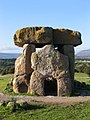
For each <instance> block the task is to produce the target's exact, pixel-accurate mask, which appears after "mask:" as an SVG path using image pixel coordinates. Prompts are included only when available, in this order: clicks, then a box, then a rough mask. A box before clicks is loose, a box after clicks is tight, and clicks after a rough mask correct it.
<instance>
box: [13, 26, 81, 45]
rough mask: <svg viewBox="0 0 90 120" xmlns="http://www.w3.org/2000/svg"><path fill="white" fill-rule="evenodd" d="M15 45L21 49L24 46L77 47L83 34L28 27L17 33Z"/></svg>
mask: <svg viewBox="0 0 90 120" xmlns="http://www.w3.org/2000/svg"><path fill="white" fill-rule="evenodd" d="M14 43H15V45H17V46H19V47H23V45H24V44H35V45H36V47H42V46H43V45H47V44H54V45H55V46H58V45H60V44H61V45H73V46H77V45H80V44H81V43H82V41H81V34H80V32H77V31H73V30H68V29H53V28H51V27H26V28H23V29H20V30H17V31H16V33H15V35H14Z"/></svg>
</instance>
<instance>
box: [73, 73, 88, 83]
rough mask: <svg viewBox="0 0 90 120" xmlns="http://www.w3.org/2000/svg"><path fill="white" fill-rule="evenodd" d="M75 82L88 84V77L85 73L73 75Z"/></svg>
mask: <svg viewBox="0 0 90 120" xmlns="http://www.w3.org/2000/svg"><path fill="white" fill-rule="evenodd" d="M75 80H77V81H80V82H85V83H86V84H90V77H89V76H88V75H87V74H85V73H75Z"/></svg>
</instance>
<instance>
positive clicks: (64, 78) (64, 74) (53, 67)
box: [30, 45, 71, 96]
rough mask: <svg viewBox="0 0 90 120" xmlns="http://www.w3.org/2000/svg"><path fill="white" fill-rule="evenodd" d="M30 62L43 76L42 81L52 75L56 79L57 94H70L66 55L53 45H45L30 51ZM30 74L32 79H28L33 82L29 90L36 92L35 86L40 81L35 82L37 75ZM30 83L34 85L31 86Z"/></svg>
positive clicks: (39, 83) (38, 84)
mask: <svg viewBox="0 0 90 120" xmlns="http://www.w3.org/2000/svg"><path fill="white" fill-rule="evenodd" d="M31 63H32V68H33V69H34V71H38V73H40V75H42V76H43V77H42V78H44V79H43V83H44V80H45V78H47V77H52V78H54V79H55V80H57V86H58V88H57V91H58V96H65V95H70V94H71V80H70V75H69V63H68V57H67V56H65V55H63V54H61V53H59V52H58V51H57V50H55V49H54V46H52V45H46V46H44V47H43V48H42V50H40V51H38V52H34V53H32V56H31ZM32 75H33V79H31V80H30V81H32V82H33V81H34V82H33V84H31V85H30V91H33V92H37V91H38V90H37V91H36V89H35V88H36V87H35V86H42V82H37V81H38V79H39V76H38V78H37V77H36V76H35V75H34V74H32ZM32 75H31V78H32ZM40 78H41V77H40ZM52 80H53V79H52ZM35 83H37V85H36V84H35ZM32 85H33V86H34V87H32ZM38 89H39V88H38ZM43 89H44V88H43ZM39 91H40V89H39ZM41 91H42V89H41ZM43 91H44V90H43ZM36 94H37V93H36Z"/></svg>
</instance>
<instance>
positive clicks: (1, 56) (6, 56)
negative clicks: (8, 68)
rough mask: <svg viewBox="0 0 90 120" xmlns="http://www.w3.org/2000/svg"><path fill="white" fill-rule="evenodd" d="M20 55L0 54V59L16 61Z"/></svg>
mask: <svg viewBox="0 0 90 120" xmlns="http://www.w3.org/2000/svg"><path fill="white" fill-rule="evenodd" d="M20 55H21V54H20V53H0V59H16V58H17V57H19V56H20Z"/></svg>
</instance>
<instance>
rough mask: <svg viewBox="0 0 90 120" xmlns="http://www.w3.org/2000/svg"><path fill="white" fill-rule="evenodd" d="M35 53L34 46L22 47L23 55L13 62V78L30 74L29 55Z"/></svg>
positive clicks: (26, 45)
mask: <svg viewBox="0 0 90 120" xmlns="http://www.w3.org/2000/svg"><path fill="white" fill-rule="evenodd" d="M34 51H35V46H34V45H32V44H25V45H24V46H23V54H22V55H21V56H20V57H18V58H17V60H16V61H15V73H14V77H17V76H19V75H24V74H31V73H32V71H33V70H32V68H31V54H32V52H34Z"/></svg>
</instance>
